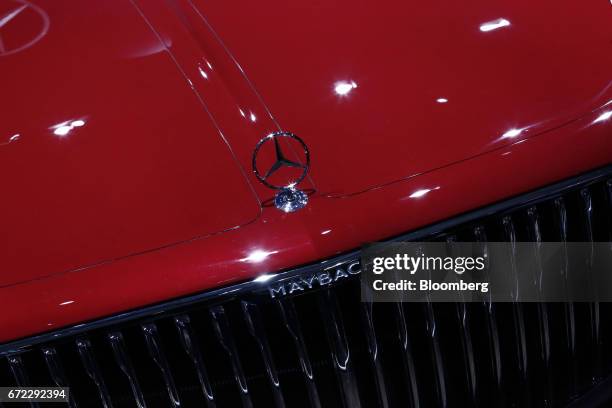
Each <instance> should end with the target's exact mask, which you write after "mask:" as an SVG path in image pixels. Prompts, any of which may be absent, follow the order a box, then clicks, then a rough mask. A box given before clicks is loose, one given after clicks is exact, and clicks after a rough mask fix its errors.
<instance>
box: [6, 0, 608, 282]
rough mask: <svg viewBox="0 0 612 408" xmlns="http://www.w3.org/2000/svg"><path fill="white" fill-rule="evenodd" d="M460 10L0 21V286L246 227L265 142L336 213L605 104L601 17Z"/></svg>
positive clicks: (215, 10) (81, 11) (237, 8)
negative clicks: (298, 153)
mask: <svg viewBox="0 0 612 408" xmlns="http://www.w3.org/2000/svg"><path fill="white" fill-rule="evenodd" d="M479 3H480V4H475V3H474V4H472V5H471V6H470V7H469V8H467V9H466V8H465V7H464V5H461V4H459V3H456V2H455V3H454V2H448V4H445V5H444V6H441V5H439V4H437V3H426V4H421V5H419V6H418V7H416V6H415V5H414V4H412V3H407V2H404V1H399V0H398V1H395V0H392V1H388V2H386V3H385V4H384V5H378V6H376V7H373V6H372V4H371V3H370V2H365V1H358V2H355V1H350V2H349V1H340V2H322V3H317V4H311V3H307V2H287V1H281V0H271V1H268V2H266V4H265V5H262V4H261V3H254V2H251V1H247V0H231V1H230V2H229V3H228V2H227V1H223V2H204V1H195V2H193V3H192V2H188V1H185V0H173V1H169V2H165V1H147V2H144V1H143V2H134V3H132V2H128V1H117V2H113V3H112V4H109V3H108V2H96V4H94V5H92V4H89V5H84V4H82V2H79V1H40V2H38V3H37V5H33V4H30V3H25V2H23V1H21V0H11V1H9V2H8V3H7V2H5V3H2V6H3V7H4V8H3V9H2V10H0V15H2V16H10V18H9V19H8V20H7V19H6V18H5V19H4V20H5V22H4V23H3V25H2V27H1V30H2V31H1V32H0V34H1V35H2V37H1V38H2V41H3V44H2V47H3V50H4V51H3V53H4V55H2V56H0V64H1V66H2V72H6V73H10V75H5V76H4V77H3V79H2V80H1V83H0V85H1V89H3V90H4V94H5V95H9V96H10V99H7V100H6V101H5V102H4V106H3V112H4V116H3V120H2V123H1V125H0V132H1V137H3V140H2V146H0V174H1V176H0V177H1V181H2V186H3V192H4V197H5V199H3V200H1V201H0V211H2V213H3V214H5V217H4V220H3V233H4V234H5V236H6V237H8V238H7V240H6V242H3V245H2V251H3V253H2V254H1V255H2V260H3V261H2V262H3V265H2V266H3V268H2V269H3V271H9V272H3V273H2V275H1V276H0V286H6V285H11V284H14V283H17V282H22V281H26V280H29V279H33V278H40V277H42V276H47V275H51V274H54V273H58V272H64V271H68V270H74V269H77V268H83V267H87V266H91V265H94V264H98V263H102V262H105V261H109V260H113V259H117V258H121V257H125V256H128V255H134V254H139V253H142V252H146V251H150V250H154V249H157V248H160V247H164V246H168V245H171V244H174V243H178V242H183V241H186V240H190V239H194V238H197V237H203V236H206V235H210V234H212V233H218V232H222V231H225V230H228V229H232V228H236V227H238V226H241V225H244V224H246V223H248V222H249V221H252V220H253V219H255V218H256V217H257V216H258V214H259V211H260V207H259V205H258V204H259V203H258V200H259V201H261V202H265V201H267V200H268V199H269V198H271V197H272V195H273V191H271V190H269V189H267V188H265V187H264V186H262V185H261V184H260V183H258V182H257V180H255V179H254V177H253V175H252V174H251V172H250V163H251V156H252V152H253V148H254V146H255V144H256V143H257V141H258V140H259V139H260V138H261V137H262V136H264V135H266V134H267V133H269V132H270V131H273V130H278V129H286V130H290V131H292V132H295V133H297V134H298V135H300V136H301V137H302V138H303V139H304V140H305V141H306V143H307V144H308V145H309V147H310V150H311V152H312V171H311V178H310V179H309V180H307V182H306V183H304V185H303V186H302V187H304V188H316V189H317V191H318V192H319V193H320V194H322V195H325V196H344V195H350V194H355V193H358V192H361V191H364V190H368V189H371V188H373V187H376V186H380V185H384V184H388V183H391V182H393V181H396V180H400V179H405V178H409V177H412V176H415V175H418V174H422V173H426V172H428V171H431V170H432V169H436V168H441V167H444V166H448V165H450V164H452V163H457V162H460V161H462V160H466V159H467V158H470V157H474V156H478V155H480V154H483V153H485V152H487V151H491V150H495V149H498V148H501V147H503V146H507V145H509V144H511V143H515V142H516V141H517V140H520V139H522V138H527V137H530V136H535V135H537V134H539V133H541V132H544V131H546V130H549V129H551V128H553V127H558V126H560V125H563V124H566V123H568V122H570V121H572V120H574V119H575V118H577V117H579V116H581V115H583V114H585V113H586V112H588V111H589V110H591V109H593V108H595V107H597V106H600V105H602V104H603V103H605V102H606V101H607V100H609V99H610V98H611V97H610V92H609V89H608V86H609V84H610V72H612V52H610V48H611V43H610V38H611V37H612V24H609V23H610V17H611V16H610V14H611V13H612V8H611V7H610V5H609V4H608V3H607V2H605V1H600V2H595V3H593V4H590V5H589V6H585V5H584V4H577V3H575V2H561V3H559V2H556V1H555V2H553V1H549V2H545V3H542V2H540V3H538V4H537V5H533V4H532V3H531V2H530V3H528V2H523V4H521V2H510V1H508V2H504V3H501V4H500V3H496V4H491V3H490V2H488V1H484V0H483V1H480V2H479ZM15 10H17V11H18V14H16V15H15V14H11V13H14V11H15ZM67 10H70V12H68V11H67ZM228 10H232V11H231V12H228ZM561 25H563V29H562V30H561V29H559V26H561ZM226 142H228V143H229V145H228V144H226ZM245 174H246V178H245ZM249 181H250V183H249ZM432 188H436V187H435V186H433V187H432ZM253 192H255V194H253Z"/></svg>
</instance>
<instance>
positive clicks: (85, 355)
mask: <svg viewBox="0 0 612 408" xmlns="http://www.w3.org/2000/svg"><path fill="white" fill-rule="evenodd" d="M76 346H77V350H78V352H79V356H80V357H81V362H82V364H83V368H84V369H85V372H86V373H87V375H88V376H89V378H91V380H92V381H93V382H94V384H95V385H96V388H97V389H98V395H99V396H100V401H101V402H102V405H103V407H104V408H112V406H113V403H112V401H111V396H110V392H109V391H108V387H107V386H106V382H105V381H104V377H103V376H102V371H101V370H100V367H99V366H98V362H97V361H96V358H95V356H94V353H93V348H92V346H91V342H90V341H89V339H87V338H78V339H76Z"/></svg>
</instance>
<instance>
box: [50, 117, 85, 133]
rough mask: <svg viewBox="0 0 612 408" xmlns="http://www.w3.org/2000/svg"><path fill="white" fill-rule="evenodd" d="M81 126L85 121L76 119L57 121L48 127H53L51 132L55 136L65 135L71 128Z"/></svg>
mask: <svg viewBox="0 0 612 408" xmlns="http://www.w3.org/2000/svg"><path fill="white" fill-rule="evenodd" d="M81 126H85V121H84V120H82V119H77V120H73V121H66V122H62V123H58V124H57V125H55V126H51V127H50V128H49V129H53V134H54V135H56V136H66V135H67V134H68V133H70V132H71V131H72V129H74V128H77V127H81Z"/></svg>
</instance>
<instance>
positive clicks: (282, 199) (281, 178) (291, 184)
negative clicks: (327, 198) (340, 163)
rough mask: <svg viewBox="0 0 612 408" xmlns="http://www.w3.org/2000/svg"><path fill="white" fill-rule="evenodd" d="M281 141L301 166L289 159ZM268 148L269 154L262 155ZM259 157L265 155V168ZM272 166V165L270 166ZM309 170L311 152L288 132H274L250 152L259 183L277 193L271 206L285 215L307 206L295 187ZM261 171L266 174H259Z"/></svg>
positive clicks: (303, 196) (302, 142) (301, 193)
mask: <svg viewBox="0 0 612 408" xmlns="http://www.w3.org/2000/svg"><path fill="white" fill-rule="evenodd" d="M280 139H286V141H287V143H292V144H293V146H291V147H292V148H293V150H294V153H296V154H297V155H301V156H302V159H303V163H302V162H299V161H296V160H291V159H289V158H288V157H287V155H286V154H285V152H283V148H282V147H281V141H280ZM267 146H270V147H269V148H268V152H264V149H266V147H267ZM261 156H268V157H267V159H270V158H272V159H273V160H267V161H266V164H267V165H268V166H267V167H264V166H265V164H262V162H263V161H264V160H263V159H262V157H261ZM270 163H271V164H270ZM309 167H310V153H309V151H308V147H307V146H306V143H304V141H303V140H302V139H300V138H299V137H298V136H296V135H294V134H293V133H290V132H275V133H271V134H269V135H268V136H266V137H264V138H263V139H261V140H260V141H259V142H258V143H257V146H255V151H254V152H253V172H254V173H255V176H256V177H257V179H258V180H259V181H261V182H262V183H263V184H264V185H266V186H267V187H269V188H273V189H275V190H279V192H278V193H277V194H276V197H275V199H274V205H275V206H276V208H278V209H279V210H282V211H285V212H293V211H297V210H299V209H300V208H304V206H306V204H307V203H308V196H307V195H306V193H304V192H303V191H301V190H298V189H297V188H296V186H297V185H298V184H299V183H301V182H302V180H304V178H305V177H306V175H307V174H308V168H309ZM262 168H264V169H265V171H262Z"/></svg>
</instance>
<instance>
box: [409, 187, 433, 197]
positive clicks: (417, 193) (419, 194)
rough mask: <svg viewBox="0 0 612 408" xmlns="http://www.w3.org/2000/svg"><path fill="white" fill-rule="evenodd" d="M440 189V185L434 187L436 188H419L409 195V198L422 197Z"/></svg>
mask: <svg viewBox="0 0 612 408" xmlns="http://www.w3.org/2000/svg"><path fill="white" fill-rule="evenodd" d="M439 189H440V186H437V187H434V188H424V189H421V190H417V191H415V192H414V193H412V194H410V195H409V196H408V198H421V197H423V196H424V195H425V194H427V193H429V192H430V191H433V190H439Z"/></svg>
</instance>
